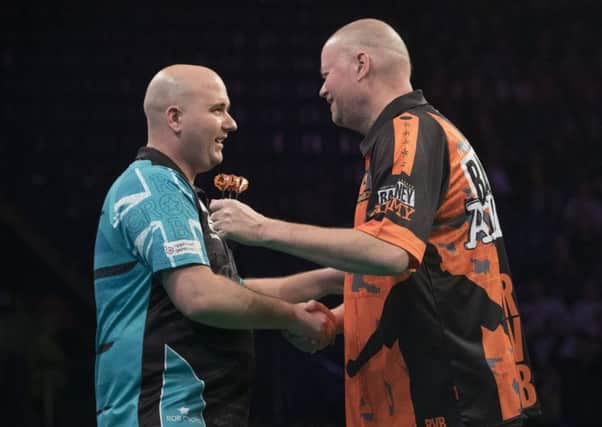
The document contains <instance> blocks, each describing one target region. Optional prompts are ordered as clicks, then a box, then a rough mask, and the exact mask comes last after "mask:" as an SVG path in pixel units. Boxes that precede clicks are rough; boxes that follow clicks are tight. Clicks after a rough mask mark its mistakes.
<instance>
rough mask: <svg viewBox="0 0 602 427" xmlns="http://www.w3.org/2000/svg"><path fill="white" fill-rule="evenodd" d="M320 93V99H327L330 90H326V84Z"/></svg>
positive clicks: (323, 84)
mask: <svg viewBox="0 0 602 427" xmlns="http://www.w3.org/2000/svg"><path fill="white" fill-rule="evenodd" d="M318 93H319V95H320V97H322V98H326V95H327V94H328V90H327V89H326V82H324V83H322V87H321V88H320V92H318Z"/></svg>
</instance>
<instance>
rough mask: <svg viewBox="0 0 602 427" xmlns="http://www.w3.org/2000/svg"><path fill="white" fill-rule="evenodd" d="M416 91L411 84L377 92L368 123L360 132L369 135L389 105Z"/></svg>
mask: <svg viewBox="0 0 602 427" xmlns="http://www.w3.org/2000/svg"><path fill="white" fill-rule="evenodd" d="M413 90H414V89H413V88H412V85H411V84H410V82H404V83H400V84H399V85H397V86H395V87H390V86H389V87H384V88H382V90H379V91H378V92H377V95H376V96H373V97H372V100H373V102H372V105H371V106H370V114H369V115H368V118H367V120H366V122H365V123H364V124H363V126H362V131H361V132H360V133H361V134H362V135H364V136H365V135H367V134H368V132H369V131H370V129H371V128H372V125H374V122H375V121H376V119H377V118H378V116H380V114H381V113H382V112H383V110H384V109H385V107H386V106H387V105H389V104H390V103H391V102H392V101H393V100H394V99H396V98H399V97H400V96H403V95H406V94H408V93H410V92H412V91H413Z"/></svg>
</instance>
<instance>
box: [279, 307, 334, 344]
mask: <svg viewBox="0 0 602 427" xmlns="http://www.w3.org/2000/svg"><path fill="white" fill-rule="evenodd" d="M295 314H296V318H297V322H295V324H294V325H293V326H292V327H291V328H290V329H289V330H287V331H284V332H283V335H284V337H285V338H286V339H287V340H288V341H289V342H290V343H291V344H292V345H293V346H295V347H296V348H298V349H299V350H301V351H305V352H309V353H315V352H316V351H318V350H321V349H323V348H324V347H326V346H328V345H330V344H332V343H333V342H334V340H335V338H336V323H335V317H334V315H333V314H332V312H331V311H330V310H329V309H328V307H326V306H325V305H324V304H322V303H320V302H318V301H315V300H311V301H309V302H307V303H299V304H296V305H295Z"/></svg>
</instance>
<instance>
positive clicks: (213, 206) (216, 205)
mask: <svg viewBox="0 0 602 427" xmlns="http://www.w3.org/2000/svg"><path fill="white" fill-rule="evenodd" d="M225 202H226V200H225V199H213V200H211V202H210V203H209V210H210V211H211V212H215V211H218V210H220V209H221V208H223V207H224V205H225Z"/></svg>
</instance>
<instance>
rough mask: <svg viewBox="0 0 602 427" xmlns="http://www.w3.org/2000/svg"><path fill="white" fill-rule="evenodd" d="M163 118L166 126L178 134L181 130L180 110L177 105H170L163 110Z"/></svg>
mask: <svg viewBox="0 0 602 427" xmlns="http://www.w3.org/2000/svg"><path fill="white" fill-rule="evenodd" d="M165 117H166V119H167V126H169V127H170V128H171V129H172V130H173V131H174V132H175V133H180V131H181V130H182V109H181V108H180V107H179V106H177V105H170V106H169V107H167V109H166V110H165Z"/></svg>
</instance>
